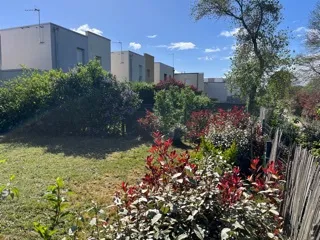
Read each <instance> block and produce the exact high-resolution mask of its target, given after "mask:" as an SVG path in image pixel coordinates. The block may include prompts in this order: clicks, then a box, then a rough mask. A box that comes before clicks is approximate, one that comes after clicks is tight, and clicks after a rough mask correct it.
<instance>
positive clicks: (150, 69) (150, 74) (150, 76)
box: [144, 53, 154, 83]
mask: <svg viewBox="0 0 320 240" xmlns="http://www.w3.org/2000/svg"><path fill="white" fill-rule="evenodd" d="M144 60H145V70H146V71H145V79H144V80H145V81H146V82H148V83H154V56H151V55H149V54H147V53H145V54H144Z"/></svg>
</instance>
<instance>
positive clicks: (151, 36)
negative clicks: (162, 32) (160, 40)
mask: <svg viewBox="0 0 320 240" xmlns="http://www.w3.org/2000/svg"><path fill="white" fill-rule="evenodd" d="M157 36H158V35H157V34H154V35H149V36H147V38H156V37H157Z"/></svg>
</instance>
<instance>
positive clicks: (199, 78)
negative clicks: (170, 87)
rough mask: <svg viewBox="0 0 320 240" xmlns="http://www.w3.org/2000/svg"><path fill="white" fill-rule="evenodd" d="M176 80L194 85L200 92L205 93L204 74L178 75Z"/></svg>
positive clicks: (175, 76)
mask: <svg viewBox="0 0 320 240" xmlns="http://www.w3.org/2000/svg"><path fill="white" fill-rule="evenodd" d="M174 78H175V79H176V80H178V81H180V82H183V83H185V84H186V85H189V86H190V85H193V86H194V87H196V88H197V89H198V90H200V91H204V74H203V73H178V74H175V75H174Z"/></svg>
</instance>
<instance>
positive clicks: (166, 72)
mask: <svg viewBox="0 0 320 240" xmlns="http://www.w3.org/2000/svg"><path fill="white" fill-rule="evenodd" d="M173 77H174V68H173V67H171V66H168V65H166V64H163V63H161V62H155V63H154V83H155V84H157V83H158V82H160V81H162V80H166V79H169V78H173Z"/></svg>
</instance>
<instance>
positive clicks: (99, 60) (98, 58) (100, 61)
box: [95, 56, 102, 65]
mask: <svg viewBox="0 0 320 240" xmlns="http://www.w3.org/2000/svg"><path fill="white" fill-rule="evenodd" d="M95 59H96V60H97V61H98V62H99V63H100V65H101V64H102V59H101V57H100V56H96V57H95Z"/></svg>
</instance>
